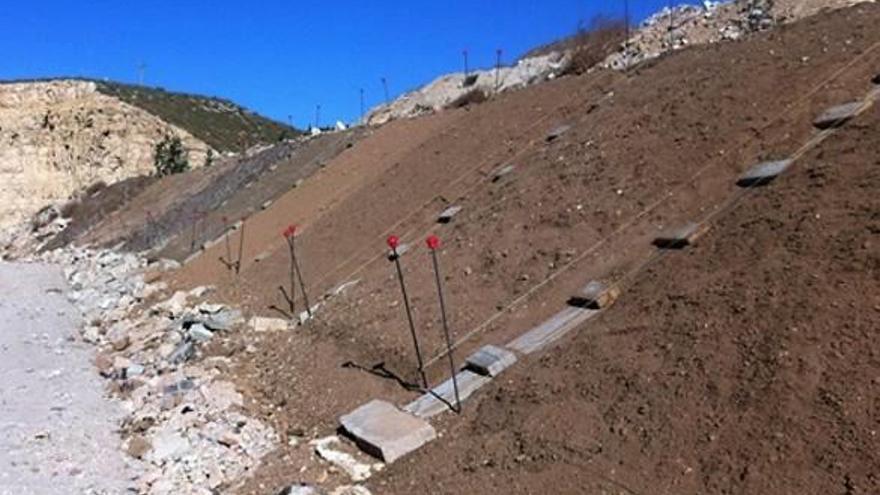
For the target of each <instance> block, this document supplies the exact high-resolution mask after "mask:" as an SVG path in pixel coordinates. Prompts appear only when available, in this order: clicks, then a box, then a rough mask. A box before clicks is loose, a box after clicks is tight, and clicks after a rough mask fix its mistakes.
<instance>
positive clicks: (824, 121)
mask: <svg viewBox="0 0 880 495" xmlns="http://www.w3.org/2000/svg"><path fill="white" fill-rule="evenodd" d="M864 105H865V103H864V102H862V101H853V102H850V103H844V104H843V105H837V106H835V107H831V108H829V109H828V110H825V111H824V112H822V114H821V115H819V116H818V117H816V120H814V121H813V125H814V126H815V127H816V128H818V129H829V128H831V127H837V126H840V125H843V124H845V123H846V122H847V121H849V120H850V119H852V118H853V117H855V116H856V115H858V113H859V112H860V111H861V110H862V107H863V106H864Z"/></svg>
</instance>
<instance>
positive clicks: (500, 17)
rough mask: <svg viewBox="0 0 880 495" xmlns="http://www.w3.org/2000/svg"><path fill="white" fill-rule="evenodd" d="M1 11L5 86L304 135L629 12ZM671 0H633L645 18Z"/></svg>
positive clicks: (353, 0)
mask: <svg viewBox="0 0 880 495" xmlns="http://www.w3.org/2000/svg"><path fill="white" fill-rule="evenodd" d="M3 3H4V5H3V7H2V8H0V61H2V62H0V79H22V78H41V77H55V76H81V77H90V78H99V79H100V78H109V79H113V80H119V81H125V82H137V81H138V65H139V64H140V63H141V62H143V63H144V64H146V76H145V83H146V84H148V85H152V86H162V87H164V88H166V89H169V90H175V91H185V92H192V93H201V94H208V95H216V96H222V97H226V98H230V99H232V100H234V101H235V102H237V103H240V104H243V105H245V106H247V107H249V108H251V109H254V110H256V111H257V112H259V113H262V114H264V115H267V116H269V117H272V118H275V119H277V120H280V121H286V120H287V118H288V115H292V116H293V122H294V125H297V126H299V127H303V126H305V125H307V124H308V123H309V122H310V121H311V120H312V119H313V118H314V109H315V105H316V104H319V103H320V104H321V105H322V112H321V114H322V121H323V122H329V121H332V120H335V119H341V120H347V121H350V120H354V119H356V118H357V117H358V116H359V113H360V108H359V107H360V104H359V96H358V94H359V88H364V90H365V93H366V100H367V107H370V106H372V105H374V104H376V103H378V102H380V101H381V100H382V86H381V83H380V78H381V77H382V76H387V77H388V82H389V87H390V91H391V93H392V95H396V94H399V93H401V92H403V91H406V90H409V89H413V88H415V87H418V86H420V85H422V84H424V83H426V82H428V81H430V80H431V79H433V78H434V77H436V76H437V75H439V74H442V73H445V72H450V71H454V70H461V66H462V55H461V52H462V49H465V48H467V49H468V51H469V53H470V59H471V66H491V65H492V64H493V63H494V57H495V49H496V48H502V49H503V50H504V59H505V61H507V62H510V61H512V60H514V59H515V57H516V56H518V55H521V54H522V53H523V52H525V51H527V50H528V49H530V48H532V47H534V46H536V45H539V44H542V43H545V42H548V41H551V40H553V39H556V38H559V37H561V36H563V35H566V34H569V33H571V32H572V31H573V30H574V29H575V28H576V26H577V24H578V21H579V20H581V19H587V20H589V19H590V18H592V17H593V16H594V15H596V14H598V13H604V14H611V15H614V14H617V15H621V16H622V13H623V0H592V1H574V0H503V1H502V0H492V1H484V0H447V1H438V0H434V1H430V0H419V1H413V0H411V1H402V0H395V1H385V2H371V1H369V0H337V1H329V0H324V1H293V0H288V1H279V0H268V1H254V0H251V1H248V2H241V1H238V2H236V1H232V0H213V1H202V0H176V1H167V0H158V1H147V2H129V1H126V0H114V1H107V0H100V1H92V0H81V1H72V0H68V1H62V0H34V1H30V0H27V1H18V2H13V1H4V2H3ZM667 3H668V0H630V10H631V11H632V17H633V20H634V21H636V20H641V19H643V18H644V17H645V16H647V15H648V14H650V13H652V12H654V11H655V10H657V9H658V8H661V7H662V6H663V5H666V4H667Z"/></svg>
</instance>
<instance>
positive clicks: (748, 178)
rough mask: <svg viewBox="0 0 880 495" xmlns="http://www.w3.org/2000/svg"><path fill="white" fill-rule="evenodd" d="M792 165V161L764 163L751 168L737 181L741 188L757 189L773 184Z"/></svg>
mask: <svg viewBox="0 0 880 495" xmlns="http://www.w3.org/2000/svg"><path fill="white" fill-rule="evenodd" d="M790 165H791V160H776V161H772V162H763V163H759V164H757V165H755V166H754V167H752V168H750V169H749V171H748V172H746V173H744V174H743V175H742V176H741V177H740V178H739V179H738V180H737V181H736V185H738V186H739V187H757V186H763V185H765V184H769V183H771V182H773V179H775V178H776V177H779V175H781V174H782V172H785V170H786V169H787V168H788V167H789V166H790Z"/></svg>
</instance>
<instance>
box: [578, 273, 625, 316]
mask: <svg viewBox="0 0 880 495" xmlns="http://www.w3.org/2000/svg"><path fill="white" fill-rule="evenodd" d="M618 297H620V288H619V287H616V286H610V287H609V286H608V285H606V284H605V283H603V282H600V281H598V280H593V281H592V282H590V283H588V284H587V285H585V286H584V288H583V289H581V291H580V292H579V293H577V294H575V295H574V296H572V297H571V298H570V299H569V300H568V304H571V305H572V306H576V307H579V308H587V309H604V308H607V307H608V306H611V305H612V304H614V301H616V300H617V298H618Z"/></svg>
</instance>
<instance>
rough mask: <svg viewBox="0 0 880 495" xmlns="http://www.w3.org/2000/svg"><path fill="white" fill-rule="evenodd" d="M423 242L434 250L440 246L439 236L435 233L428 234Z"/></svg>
mask: <svg viewBox="0 0 880 495" xmlns="http://www.w3.org/2000/svg"><path fill="white" fill-rule="evenodd" d="M425 244H427V245H428V249H430V250H431V251H436V250H437V249H438V248H439V247H440V238H439V237H437V236H436V235H429V236H428V238H427V239H426V240H425Z"/></svg>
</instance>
